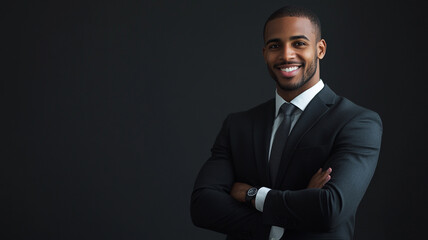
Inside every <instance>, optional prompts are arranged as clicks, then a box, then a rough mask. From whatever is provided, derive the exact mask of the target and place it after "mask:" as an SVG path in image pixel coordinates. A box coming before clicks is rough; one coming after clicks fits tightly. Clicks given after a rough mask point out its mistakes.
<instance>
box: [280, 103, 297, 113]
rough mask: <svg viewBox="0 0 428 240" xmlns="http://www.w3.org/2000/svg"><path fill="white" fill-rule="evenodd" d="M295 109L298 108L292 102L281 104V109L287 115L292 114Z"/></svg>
mask: <svg viewBox="0 0 428 240" xmlns="http://www.w3.org/2000/svg"><path fill="white" fill-rule="evenodd" d="M294 110H296V106H294V105H293V104H292V103H284V104H282V105H281V111H282V112H283V113H284V114H285V115H286V116H290V115H291V114H292V113H293V112H294Z"/></svg>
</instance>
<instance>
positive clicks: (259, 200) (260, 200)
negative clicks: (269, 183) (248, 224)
mask: <svg viewBox="0 0 428 240" xmlns="http://www.w3.org/2000/svg"><path fill="white" fill-rule="evenodd" d="M270 190H271V189H270V188H267V187H261V188H260V189H259V190H258V191H257V195H256V204H255V205H256V209H257V210H259V211H260V212H263V205H264V204H265V199H266V196H267V194H268V192H269V191H270Z"/></svg>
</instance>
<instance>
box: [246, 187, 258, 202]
mask: <svg viewBox="0 0 428 240" xmlns="http://www.w3.org/2000/svg"><path fill="white" fill-rule="evenodd" d="M257 191H258V189H257V188H256V187H251V188H250V189H248V191H247V194H246V195H245V203H246V204H248V206H253V204H252V203H251V201H253V199H255V198H256V195H257Z"/></svg>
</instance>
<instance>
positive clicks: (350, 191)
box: [191, 112, 382, 239]
mask: <svg viewBox="0 0 428 240" xmlns="http://www.w3.org/2000/svg"><path fill="white" fill-rule="evenodd" d="M228 128H229V126H228V123H227V121H226V122H225V124H224V126H223V130H222V131H221V132H220V134H219V136H218V138H217V141H216V143H215V144H214V147H213V149H212V152H213V156H212V157H211V158H210V159H209V160H208V161H207V162H206V163H205V164H204V166H203V167H202V169H201V171H200V173H199V175H198V178H197V180H196V183H195V187H194V191H193V194H192V202H191V215H192V220H193V222H194V224H195V225H197V226H199V227H203V228H208V229H211V230H214V231H217V232H221V233H226V234H229V235H232V236H238V237H243V238H254V239H261V238H262V237H264V236H265V235H257V234H263V231H260V228H265V229H267V230H266V231H268V230H269V229H270V226H280V227H284V228H287V229H306V230H310V229H312V230H319V231H328V230H329V229H332V228H334V227H335V226H337V225H339V224H341V223H342V222H343V221H345V220H346V219H349V217H350V216H352V215H353V214H355V211H356V209H357V207H358V204H359V202H360V201H361V199H362V197H363V195H364V193H365V191H366V189H367V186H368V184H369V182H370V180H371V178H372V176H373V173H374V170H375V167H376V164H377V158H378V154H379V149H380V142H381V134H382V124H381V121H380V118H379V116H378V115H377V114H375V113H373V112H364V113H362V114H359V115H358V116H356V117H355V118H354V119H352V120H350V121H349V122H348V123H347V124H346V125H345V126H344V127H343V129H341V132H340V133H339V134H338V135H337V136H336V137H335V144H334V147H333V150H332V152H331V154H330V156H329V158H328V160H327V162H326V163H325V166H329V167H331V168H332V169H333V171H332V172H330V173H328V172H320V171H319V172H317V173H316V174H315V175H314V176H313V177H312V180H311V181H310V182H309V183H308V188H306V189H302V190H295V191H291V190H286V191H281V190H275V189H272V190H271V191H269V193H268V194H267V196H266V199H265V204H264V208H263V213H261V212H259V211H257V210H256V209H254V208H249V207H248V206H246V205H245V204H242V203H241V202H242V201H243V197H244V198H245V193H246V191H247V190H248V188H249V185H247V184H246V183H235V176H234V169H233V164H232V162H231V159H232V155H231V152H230V142H229V139H230V138H229V136H228V134H229V130H228ZM324 184H325V185H324ZM322 185H324V186H323V187H322ZM321 187H322V188H321ZM256 229H257V230H256ZM258 237H259V238H258Z"/></svg>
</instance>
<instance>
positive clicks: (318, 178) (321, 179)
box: [307, 168, 332, 188]
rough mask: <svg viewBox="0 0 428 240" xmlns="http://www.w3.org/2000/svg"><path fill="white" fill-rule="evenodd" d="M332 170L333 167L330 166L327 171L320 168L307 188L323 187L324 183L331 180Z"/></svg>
mask: <svg viewBox="0 0 428 240" xmlns="http://www.w3.org/2000/svg"><path fill="white" fill-rule="evenodd" d="M331 172H332V169H331V168H328V169H327V170H325V171H322V168H320V169H318V171H317V172H316V173H315V174H314V175H313V176H312V178H311V181H309V184H308V187H307V188H322V187H324V184H326V183H327V182H328V181H330V179H331V176H330V173H331Z"/></svg>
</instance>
